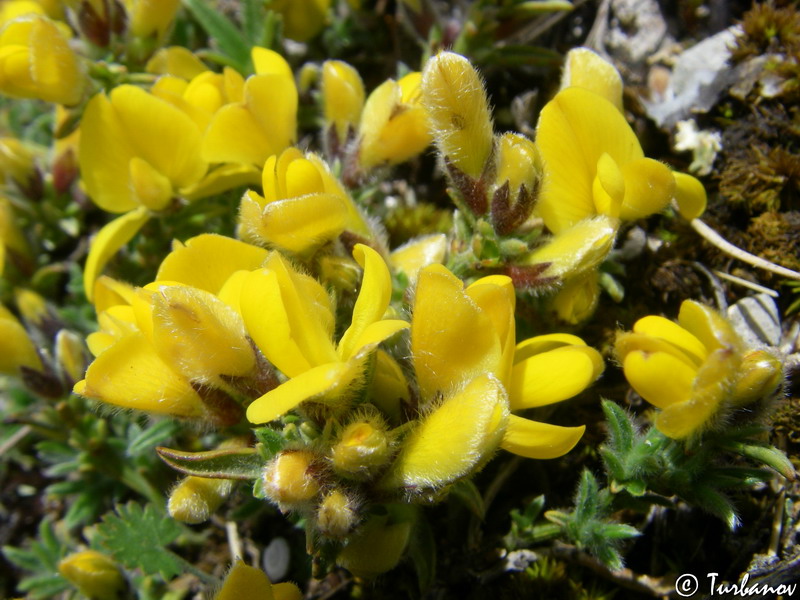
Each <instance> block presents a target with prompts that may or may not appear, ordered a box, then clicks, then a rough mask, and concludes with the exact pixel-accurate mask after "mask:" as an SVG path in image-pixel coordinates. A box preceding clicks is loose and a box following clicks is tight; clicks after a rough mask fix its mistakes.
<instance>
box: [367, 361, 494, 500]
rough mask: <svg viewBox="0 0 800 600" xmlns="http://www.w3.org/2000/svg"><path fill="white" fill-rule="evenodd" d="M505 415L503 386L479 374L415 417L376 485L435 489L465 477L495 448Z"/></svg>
mask: <svg viewBox="0 0 800 600" xmlns="http://www.w3.org/2000/svg"><path fill="white" fill-rule="evenodd" d="M508 418H509V415H508V399H507V397H506V392H505V390H504V389H503V385H502V384H501V383H500V381H498V379H497V378H496V377H494V376H493V375H487V374H484V375H479V376H478V377H476V378H475V379H474V380H472V381H471V382H470V383H469V384H467V386H466V387H464V388H463V389H462V390H460V391H458V392H456V393H455V394H453V395H452V396H450V397H449V398H446V399H445V400H444V402H442V404H441V405H440V406H438V407H436V408H434V409H433V410H432V412H430V413H429V414H428V415H427V416H425V417H423V418H422V419H421V420H420V422H419V424H418V425H417V426H416V428H415V429H414V430H413V431H412V432H411V433H410V434H409V435H408V437H406V438H405V439H404V440H403V444H402V447H401V450H400V454H399V455H398V456H397V458H396V459H395V462H394V464H393V465H392V467H391V469H390V471H389V473H388V474H387V475H386V476H385V477H384V479H383V481H382V482H381V484H380V485H381V487H383V488H395V487H402V488H406V489H409V490H410V491H413V490H415V489H418V488H422V489H425V488H433V487H436V488H438V487H440V486H442V485H446V484H448V483H452V482H453V481H455V480H457V479H459V478H461V477H464V476H465V475H468V474H469V473H471V472H472V471H473V470H474V469H475V468H476V467H478V466H480V464H481V463H482V462H483V461H484V460H486V459H488V458H489V457H490V456H491V454H492V453H493V452H494V451H495V449H496V448H497V445H498V444H499V442H500V440H501V439H502V436H503V434H504V432H505V427H506V422H507V421H508Z"/></svg>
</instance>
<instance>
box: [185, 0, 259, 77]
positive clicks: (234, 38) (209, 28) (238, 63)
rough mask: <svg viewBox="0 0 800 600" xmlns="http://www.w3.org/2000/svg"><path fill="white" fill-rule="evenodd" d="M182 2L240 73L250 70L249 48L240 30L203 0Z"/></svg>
mask: <svg viewBox="0 0 800 600" xmlns="http://www.w3.org/2000/svg"><path fill="white" fill-rule="evenodd" d="M183 4H184V6H185V7H186V8H187V9H188V10H189V12H190V13H192V16H193V17H194V18H195V19H197V21H198V22H199V23H200V25H201V26H202V27H203V29H205V31H206V33H207V34H208V35H209V36H211V37H212V38H213V39H214V41H215V42H216V43H217V46H218V47H219V50H220V51H221V52H222V53H223V54H224V55H225V56H226V57H227V58H228V59H230V61H231V62H232V64H233V65H234V66H235V67H236V69H237V70H238V71H239V72H240V73H242V74H244V75H246V74H247V73H248V72H250V71H251V70H252V69H250V68H249V65H250V48H249V47H248V45H247V42H246V41H245V39H244V37H243V36H242V32H241V31H239V30H238V29H237V28H236V26H235V25H234V24H233V23H232V22H231V21H230V20H229V19H228V18H227V17H225V16H224V15H223V14H222V13H219V12H217V11H216V10H214V8H213V7H212V5H211V4H210V3H208V2H205V1H204V0H183Z"/></svg>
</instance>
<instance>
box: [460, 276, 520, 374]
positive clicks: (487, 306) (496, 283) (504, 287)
mask: <svg viewBox="0 0 800 600" xmlns="http://www.w3.org/2000/svg"><path fill="white" fill-rule="evenodd" d="M465 292H466V294H467V296H469V297H470V298H471V299H472V300H473V301H474V302H475V304H477V305H478V307H479V308H480V309H481V311H483V312H484V313H485V314H486V315H487V316H488V317H489V318H490V319H491V321H492V327H493V329H494V331H495V334H496V335H497V339H498V340H499V341H500V352H501V358H500V362H499V363H498V365H497V371H496V372H495V375H497V376H498V377H499V378H500V381H503V382H506V381H508V378H509V376H510V375H511V365H512V363H513V361H514V342H515V340H516V328H515V321H514V308H515V307H516V301H517V296H516V294H515V293H514V284H513V283H512V281H511V278H510V277H507V276H505V275H489V276H488V277H481V278H480V279H478V280H477V281H475V282H474V283H472V284H471V285H469V286H468V287H467V289H466V290H465Z"/></svg>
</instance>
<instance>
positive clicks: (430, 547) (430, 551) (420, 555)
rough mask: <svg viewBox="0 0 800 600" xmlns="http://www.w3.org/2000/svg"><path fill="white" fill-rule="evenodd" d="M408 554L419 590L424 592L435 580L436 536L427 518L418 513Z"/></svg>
mask: <svg viewBox="0 0 800 600" xmlns="http://www.w3.org/2000/svg"><path fill="white" fill-rule="evenodd" d="M408 554H409V556H410V557H411V562H413V563H414V569H415V570H416V572H417V583H418V584H419V591H420V593H422V594H423V595H424V593H425V592H426V591H427V590H428V589H430V587H431V586H432V585H433V582H434V581H435V580H436V538H435V537H434V535H433V531H432V530H431V526H430V524H429V523H428V520H427V519H426V518H425V517H424V516H422V514H421V512H420V513H418V517H417V519H416V522H415V523H414V529H413V531H412V533H411V539H410V540H409V546H408Z"/></svg>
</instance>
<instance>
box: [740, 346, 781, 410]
mask: <svg viewBox="0 0 800 600" xmlns="http://www.w3.org/2000/svg"><path fill="white" fill-rule="evenodd" d="M782 382H783V365H782V364H781V361H780V360H779V359H778V358H777V357H776V356H775V355H774V354H772V353H770V352H769V351H768V350H751V351H749V352H746V353H745V354H744V357H743V358H742V364H741V367H740V370H739V378H738V379H737V381H736V387H735V388H734V390H733V394H732V396H731V402H732V403H733V404H734V405H737V406H743V405H745V404H750V403H751V402H755V401H756V400H759V399H761V398H767V397H769V396H771V395H772V394H774V393H775V392H776V391H777V389H778V388H779V387H780V385H781V383H782Z"/></svg>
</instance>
